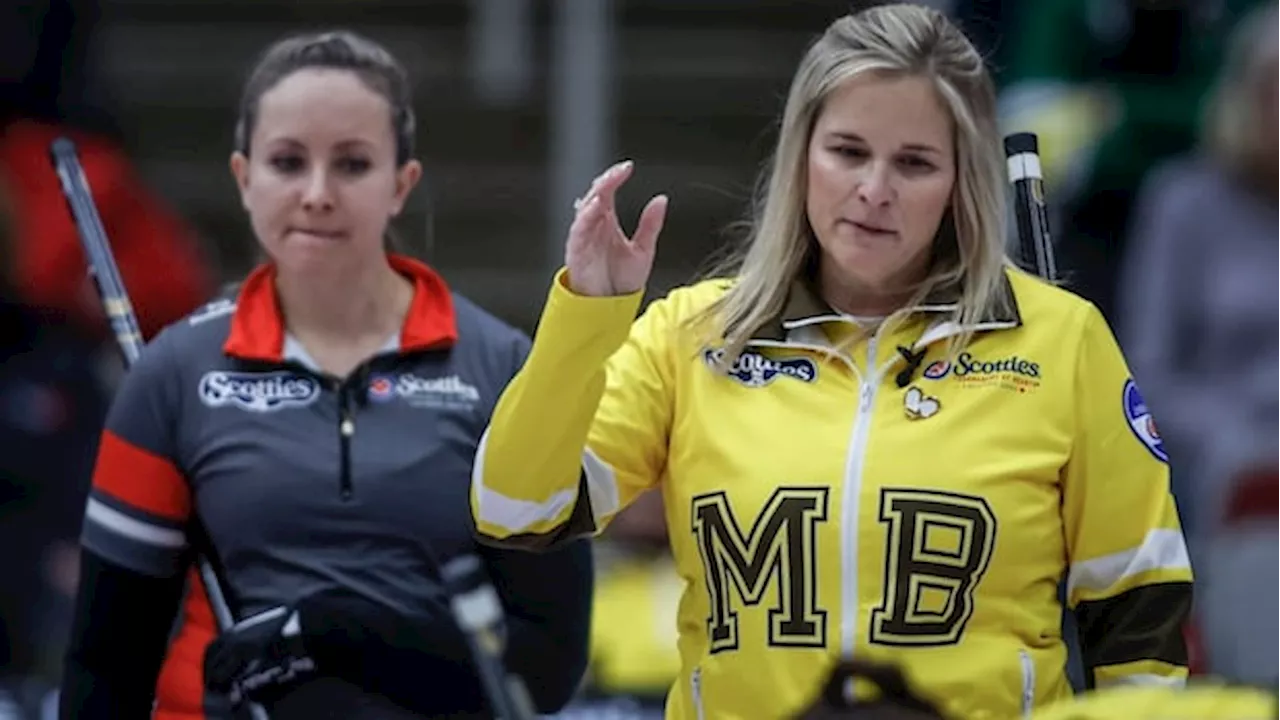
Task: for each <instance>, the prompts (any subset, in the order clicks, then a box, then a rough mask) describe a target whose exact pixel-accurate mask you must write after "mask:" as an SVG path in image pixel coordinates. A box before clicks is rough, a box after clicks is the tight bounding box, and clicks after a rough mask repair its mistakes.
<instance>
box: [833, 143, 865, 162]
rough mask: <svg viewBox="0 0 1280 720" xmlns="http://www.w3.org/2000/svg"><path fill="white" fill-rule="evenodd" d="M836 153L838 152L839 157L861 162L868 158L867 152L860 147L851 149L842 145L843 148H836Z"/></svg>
mask: <svg viewBox="0 0 1280 720" xmlns="http://www.w3.org/2000/svg"><path fill="white" fill-rule="evenodd" d="M835 151H836V154H838V155H841V156H843V157H847V158H851V159H855V160H861V159H862V158H865V157H867V151H866V150H864V149H862V148H859V147H849V146H848V145H842V146H839V147H836V148H835Z"/></svg>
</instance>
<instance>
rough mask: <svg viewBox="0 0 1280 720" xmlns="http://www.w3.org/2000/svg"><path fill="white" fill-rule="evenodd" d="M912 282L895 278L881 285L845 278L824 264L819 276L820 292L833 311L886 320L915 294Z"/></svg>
mask: <svg viewBox="0 0 1280 720" xmlns="http://www.w3.org/2000/svg"><path fill="white" fill-rule="evenodd" d="M912 286H913V283H910V282H904V281H903V279H900V278H892V279H890V280H889V281H887V282H885V283H881V284H879V285H870V284H867V283H864V282H862V281H860V280H855V279H851V278H849V277H847V276H846V277H842V276H841V275H840V274H839V272H838V271H836V270H835V269H834V268H831V267H830V265H828V264H826V263H824V264H823V265H822V267H821V269H820V271H819V274H818V289H819V292H820V293H821V295H822V299H823V300H825V301H826V302H827V304H828V305H830V306H831V309H833V310H836V311H839V312H842V313H844V314H846V315H853V316H855V317H886V316H888V315H891V314H893V313H894V312H895V311H897V310H899V309H900V308H902V306H904V305H906V304H907V302H908V301H909V300H910V299H911V295H912V293H913V292H914V290H913V289H912Z"/></svg>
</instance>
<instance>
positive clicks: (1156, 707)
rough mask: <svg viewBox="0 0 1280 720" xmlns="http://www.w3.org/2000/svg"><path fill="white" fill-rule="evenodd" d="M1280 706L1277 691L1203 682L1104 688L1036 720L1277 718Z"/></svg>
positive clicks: (1058, 705) (1066, 702)
mask: <svg viewBox="0 0 1280 720" xmlns="http://www.w3.org/2000/svg"><path fill="white" fill-rule="evenodd" d="M1278 708H1280V706H1278V705H1277V702H1276V694H1275V693H1274V692H1272V691H1267V690H1263V689H1261V688H1250V687H1243V686H1236V687H1233V686H1227V685H1215V684H1212V683H1208V682H1200V683H1196V684H1195V685H1194V686H1191V687H1187V688H1185V689H1175V688H1168V687H1150V686H1148V687H1119V688H1109V689H1106V690H1098V691H1096V692H1091V693H1086V694H1084V695H1082V696H1080V697H1079V698H1075V699H1069V700H1064V701H1062V702H1060V703H1054V704H1053V705H1051V706H1049V707H1048V708H1045V709H1044V710H1041V711H1038V712H1036V714H1035V715H1034V720H1275V719H1276V713H1277V710H1278Z"/></svg>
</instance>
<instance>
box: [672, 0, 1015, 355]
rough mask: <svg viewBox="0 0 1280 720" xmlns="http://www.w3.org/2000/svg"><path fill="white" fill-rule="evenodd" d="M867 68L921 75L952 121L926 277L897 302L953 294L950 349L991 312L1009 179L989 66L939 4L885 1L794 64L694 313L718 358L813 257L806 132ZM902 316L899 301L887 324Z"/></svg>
mask: <svg viewBox="0 0 1280 720" xmlns="http://www.w3.org/2000/svg"><path fill="white" fill-rule="evenodd" d="M871 72H875V73H888V74H899V75H916V76H921V77H926V78H929V79H930V80H932V81H933V83H934V85H935V87H936V88H937V92H938V96H939V98H940V99H941V100H942V102H943V104H944V105H945V106H946V107H947V108H948V109H949V111H950V113H951V116H952V119H953V121H954V127H955V161H956V183H955V188H954V189H953V191H952V198H951V205H950V209H949V210H948V212H947V218H944V220H943V223H942V227H941V228H940V232H939V236H938V241H937V245H936V246H935V258H934V261H933V264H932V266H931V267H930V270H929V273H928V276H927V277H926V278H925V279H924V280H923V281H922V282H921V283H920V284H919V286H918V287H917V288H916V289H915V293H914V295H913V297H912V298H911V301H910V302H908V303H907V305H906V306H905V307H906V308H910V307H913V306H916V305H919V304H920V303H921V302H922V301H923V300H924V299H925V298H926V297H927V296H929V295H930V294H931V293H933V292H935V291H939V290H954V291H956V293H957V295H958V302H957V303H956V308H955V310H954V311H952V312H951V316H950V317H949V318H948V319H950V320H953V321H955V322H957V323H959V324H960V325H961V326H962V327H963V328H966V330H965V331H963V332H962V333H960V335H959V336H957V337H955V338H953V339H952V344H951V350H953V351H954V350H955V349H956V348H959V347H963V346H964V345H965V344H967V343H968V341H969V340H970V339H971V338H972V335H973V331H972V329H971V328H972V326H973V325H974V324H976V323H977V322H978V321H979V320H980V319H981V318H983V317H984V316H986V315H988V314H991V313H993V312H996V311H997V310H998V309H999V306H1000V305H1001V303H1002V300H1003V298H1004V295H1003V293H1001V287H1002V284H1003V278H1002V273H1003V272H1004V267H1005V265H1006V258H1005V253H1004V247H1005V232H1006V231H1005V226H1006V220H1005V212H1006V207H1005V197H1006V190H1005V187H1006V184H1007V179H1006V175H1005V160H1004V151H1003V147H1002V145H1001V139H1000V134H999V130H998V127H997V124H996V96H995V89H994V86H993V84H992V82H991V78H990V75H989V74H988V73H987V70H986V68H985V66H984V64H983V60H982V57H981V55H979V53H978V52H977V50H975V49H974V47H973V45H972V44H971V43H970V42H969V40H968V39H967V38H966V37H965V36H964V35H963V34H962V33H961V32H960V30H959V29H957V28H956V27H955V26H954V25H953V24H951V22H950V21H948V20H947V18H946V17H945V16H944V15H943V14H942V13H940V12H937V11H935V10H932V9H929V8H926V7H921V6H917V5H910V4H905V3H904V4H892V5H883V6H879V7H873V8H870V9H867V10H863V11H861V12H857V13H853V14H850V15H846V16H844V17H842V18H840V19H838V20H836V21H835V22H833V23H832V24H831V25H830V26H829V27H828V28H827V30H826V32H825V33H823V35H822V36H821V37H820V38H818V39H817V40H816V41H815V42H814V43H813V45H812V46H810V48H809V50H808V52H807V53H806V54H805V56H804V59H803V60H801V62H800V66H799V68H798V69H797V70H796V74H795V77H794V79H793V80H792V82H791V89H790V91H789V93H788V95H787V102H786V106H785V108H784V110H783V115H782V125H781V128H780V131H779V137H778V143H777V147H776V148H775V150H774V154H773V158H772V160H771V163H770V166H769V167H768V168H767V169H766V172H765V173H764V174H763V175H762V177H761V179H760V182H759V184H758V188H757V196H756V200H755V203H754V204H753V219H752V221H751V223H750V229H749V232H748V235H747V240H746V243H745V244H744V247H743V248H741V249H739V250H738V252H737V253H736V254H734V255H732V256H730V257H729V258H728V259H727V261H725V262H724V263H722V264H721V265H720V266H719V267H717V268H715V269H713V270H712V272H711V273H710V275H712V276H722V277H723V276H731V277H733V278H734V282H733V283H732V284H731V286H730V288H729V289H728V291H727V292H726V293H725V294H724V295H723V296H721V297H720V299H719V300H718V301H717V302H715V303H714V304H712V305H711V306H709V307H708V308H707V309H706V310H705V311H704V312H703V313H701V314H700V315H698V316H697V317H695V318H693V322H694V323H695V324H697V325H699V326H701V327H702V328H703V329H704V330H707V329H710V330H711V335H713V336H714V340H715V341H719V342H722V343H723V347H724V349H725V353H724V356H723V357H724V358H725V361H726V362H732V359H733V358H735V357H737V356H738V354H739V353H740V352H741V351H742V349H743V347H744V346H745V345H746V343H747V341H748V340H749V339H750V338H751V336H752V335H753V334H754V333H755V332H757V331H758V330H759V329H760V328H761V327H763V326H764V325H765V324H766V323H768V322H769V321H770V320H772V319H774V318H776V317H777V316H778V315H779V314H780V313H781V312H782V311H783V308H784V306H785V304H786V300H787V295H788V291H789V289H790V287H791V284H792V282H793V281H794V280H795V279H796V278H798V277H801V275H802V273H804V272H806V270H807V267H808V265H809V263H811V262H812V261H813V260H814V257H815V255H814V253H815V246H816V240H815V239H814V237H813V231H812V229H811V228H810V226H809V221H808V217H807V215H806V211H805V208H806V201H805V198H806V194H807V192H808V182H807V167H808V163H807V159H808V147H809V142H810V136H811V135H812V133H813V128H814V124H815V122H816V120H817V118H818V116H819V115H820V113H821V112H822V108H823V105H824V103H825V101H826V99H827V97H828V96H830V94H831V93H832V92H833V91H834V90H835V89H836V88H838V87H839V86H840V85H841V84H842V83H844V82H846V81H848V80H850V79H851V78H854V77H857V76H860V75H863V74H865V73H871ZM952 231H954V232H952ZM908 313H909V310H906V309H904V310H900V311H899V312H897V313H895V314H894V315H893V316H891V317H890V318H889V320H888V322H898V321H900V320H902V319H904V318H905V317H906V315H907V314H908Z"/></svg>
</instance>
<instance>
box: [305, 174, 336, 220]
mask: <svg viewBox="0 0 1280 720" xmlns="http://www.w3.org/2000/svg"><path fill="white" fill-rule="evenodd" d="M302 207H303V209H304V210H307V211H309V212H327V211H329V210H332V209H333V190H332V188H331V187H330V185H329V178H328V175H327V174H326V173H325V172H324V171H321V170H317V171H315V172H313V173H311V176H310V177H309V178H308V179H307V186H306V188H305V189H304V191H303V194H302Z"/></svg>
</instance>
